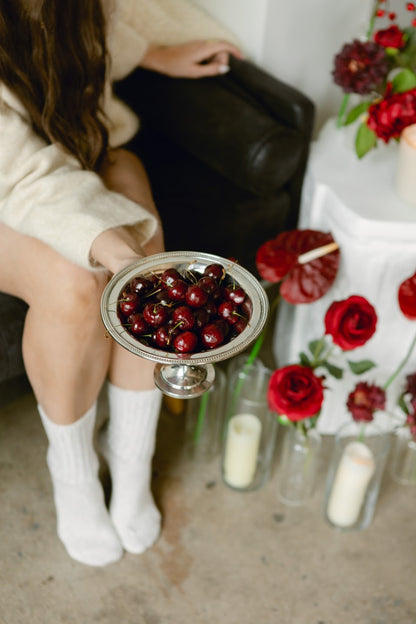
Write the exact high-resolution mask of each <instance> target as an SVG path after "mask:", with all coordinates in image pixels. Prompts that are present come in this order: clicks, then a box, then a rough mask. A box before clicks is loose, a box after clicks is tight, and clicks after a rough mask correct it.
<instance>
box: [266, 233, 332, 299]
mask: <svg viewBox="0 0 416 624" xmlns="http://www.w3.org/2000/svg"><path fill="white" fill-rule="evenodd" d="M331 244H332V245H331ZM327 245H331V247H330V248H329V249H328V248H327V247H326V246H327ZM318 248H322V249H323V251H324V250H325V251H324V255H320V256H319V257H315V258H313V259H310V256H309V255H308V252H312V250H318ZM317 253H318V254H319V252H317ZM339 259H340V252H339V249H338V246H337V245H336V243H335V241H334V239H333V237H332V234H330V233H324V232H319V231H316V230H291V231H288V232H281V233H280V234H279V235H278V236H277V237H276V238H274V239H272V240H269V241H267V242H266V243H264V244H263V245H261V247H259V249H258V251H257V255H256V266H257V270H258V272H259V274H260V275H261V277H262V278H263V279H265V280H267V281H268V282H280V281H282V284H281V287H280V294H281V296H282V297H283V299H285V300H286V301H288V302H289V303H293V304H298V303H312V302H313V301H316V300H317V299H320V298H321V297H323V295H325V293H326V292H327V291H328V290H329V289H330V287H331V286H332V284H333V282H334V280H335V278H336V276H337V272H338V267H339Z"/></svg>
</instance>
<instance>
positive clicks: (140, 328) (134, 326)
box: [127, 312, 149, 336]
mask: <svg viewBox="0 0 416 624" xmlns="http://www.w3.org/2000/svg"><path fill="white" fill-rule="evenodd" d="M127 323H128V326H129V328H130V331H131V333H132V334H134V335H135V336H141V335H142V334H144V333H145V332H146V331H148V329H149V326H148V324H147V323H146V321H145V320H144V316H143V314H142V313H141V312H135V313H133V314H130V316H129V317H128V319H127Z"/></svg>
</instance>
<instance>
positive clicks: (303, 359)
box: [299, 351, 311, 367]
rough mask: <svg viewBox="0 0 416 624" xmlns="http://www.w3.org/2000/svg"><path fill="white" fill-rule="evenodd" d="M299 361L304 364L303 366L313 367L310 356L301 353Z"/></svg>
mask: <svg viewBox="0 0 416 624" xmlns="http://www.w3.org/2000/svg"><path fill="white" fill-rule="evenodd" d="M299 361H300V363H301V364H302V366H309V367H310V366H311V361H310V359H309V358H308V356H307V355H306V353H304V352H303V351H302V352H301V353H299Z"/></svg>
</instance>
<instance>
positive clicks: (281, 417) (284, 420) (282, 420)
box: [277, 414, 292, 427]
mask: <svg viewBox="0 0 416 624" xmlns="http://www.w3.org/2000/svg"><path fill="white" fill-rule="evenodd" d="M277 420H278V422H279V423H280V424H281V425H283V426H284V427H287V426H288V425H291V424H292V421H290V420H289V418H288V417H287V416H284V415H282V414H277Z"/></svg>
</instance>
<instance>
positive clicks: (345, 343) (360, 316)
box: [325, 295, 377, 351]
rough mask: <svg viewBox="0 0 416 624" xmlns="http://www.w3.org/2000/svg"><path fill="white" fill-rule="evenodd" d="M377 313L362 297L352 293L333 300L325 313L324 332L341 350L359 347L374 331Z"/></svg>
mask: <svg viewBox="0 0 416 624" xmlns="http://www.w3.org/2000/svg"><path fill="white" fill-rule="evenodd" d="M376 324H377V314H376V311H375V309H374V308H373V306H372V305H371V303H369V302H368V301H367V299H365V298H364V297H360V296H359V295H352V296H351V297H349V298H348V299H345V300H343V301H334V302H333V303H332V304H331V305H330V306H329V308H328V310H327V313H326V315H325V333H326V334H330V335H331V336H332V340H333V341H334V343H335V344H336V345H338V346H339V347H341V349H342V350H343V351H351V350H352V349H356V348H357V347H361V346H362V345H363V344H365V343H366V342H367V340H369V339H370V338H371V336H372V335H373V334H374V332H375V331H376Z"/></svg>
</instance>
